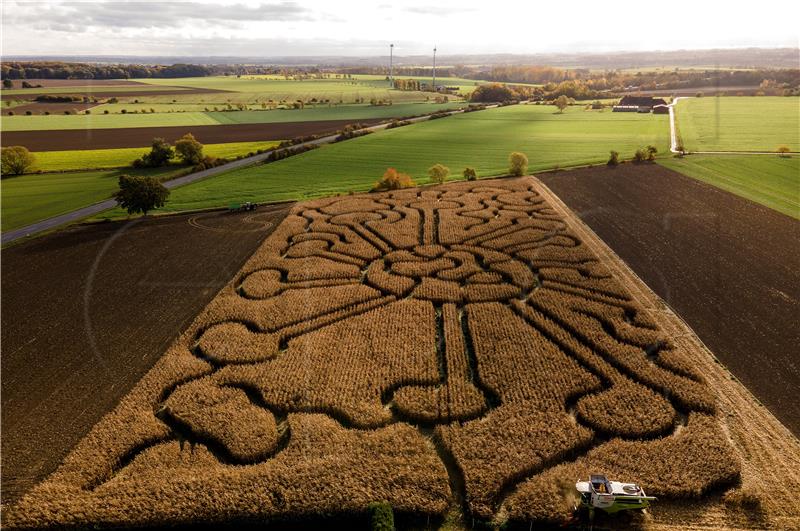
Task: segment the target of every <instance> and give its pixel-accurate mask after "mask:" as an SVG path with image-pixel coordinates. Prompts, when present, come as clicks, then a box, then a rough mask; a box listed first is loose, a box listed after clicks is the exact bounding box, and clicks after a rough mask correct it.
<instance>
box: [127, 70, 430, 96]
mask: <svg viewBox="0 0 800 531" xmlns="http://www.w3.org/2000/svg"><path fill="white" fill-rule="evenodd" d="M354 77H355V78H354V79H335V78H327V79H304V80H293V79H288V80H287V79H280V78H276V77H275V76H248V75H245V76H242V77H236V76H209V77H190V78H181V79H137V80H136V81H140V82H142V83H148V84H152V85H166V86H180V87H189V88H206V89H213V90H224V91H229V92H220V93H217V94H196V95H193V96H191V97H190V99H191V101H201V102H226V101H230V102H232V103H239V102H241V103H245V102H255V101H259V102H260V101H268V100H272V101H296V100H303V101H310V100H311V99H317V100H330V101H331V102H334V103H339V102H341V103H353V102H354V101H355V99H356V98H363V99H364V100H365V101H369V100H370V99H372V98H376V99H383V100H392V101H394V102H410V101H425V100H426V99H427V98H432V97H433V96H434V95H433V94H431V93H425V92H415V91H400V90H391V89H390V88H389V83H388V82H387V81H386V80H385V79H384V78H382V77H380V76H354ZM437 84H438V82H437ZM153 98H154V99H153V100H151V101H171V99H172V97H171V96H154V97H153Z"/></svg>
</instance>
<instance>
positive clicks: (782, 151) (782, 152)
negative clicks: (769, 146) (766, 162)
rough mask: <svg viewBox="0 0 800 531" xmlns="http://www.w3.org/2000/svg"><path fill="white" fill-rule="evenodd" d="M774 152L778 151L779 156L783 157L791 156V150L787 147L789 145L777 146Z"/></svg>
mask: <svg viewBox="0 0 800 531" xmlns="http://www.w3.org/2000/svg"><path fill="white" fill-rule="evenodd" d="M776 152H777V153H778V156H779V157H781V158H784V159H788V158H791V156H792V155H791V152H792V150H791V149H789V146H778V149H777V150H776Z"/></svg>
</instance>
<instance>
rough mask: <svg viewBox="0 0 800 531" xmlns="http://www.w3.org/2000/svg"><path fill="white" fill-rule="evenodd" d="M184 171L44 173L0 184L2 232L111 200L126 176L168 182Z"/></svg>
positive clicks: (173, 169) (161, 169)
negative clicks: (104, 200) (119, 182)
mask: <svg viewBox="0 0 800 531" xmlns="http://www.w3.org/2000/svg"><path fill="white" fill-rule="evenodd" d="M183 171H185V168H176V167H175V166H171V167H168V168H158V169H155V170H149V169H148V170H132V169H126V170H104V171H85V172H71V173H42V174H32V175H22V176H20V177H9V178H6V179H3V180H2V181H0V195H1V196H2V202H1V204H0V212H1V213H2V215H0V222H1V223H2V230H3V232H5V231H8V230H13V229H16V228H19V227H24V226H25V225H29V224H31V223H35V222H36V221H39V220H42V219H47V218H50V217H53V216H58V215H59V214H64V213H65V212H70V211H72V210H75V209H76V208H81V207H84V206H87V205H91V204H92V203H96V202H98V201H102V200H103V199H107V198H109V197H111V194H112V193H114V191H115V190H116V189H117V179H118V178H119V176H120V175H121V174H123V173H128V174H131V175H155V176H158V177H160V178H162V179H168V178H171V177H173V176H176V175H177V174H179V173H182V172H183Z"/></svg>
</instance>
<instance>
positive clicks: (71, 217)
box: [0, 105, 496, 245]
mask: <svg viewBox="0 0 800 531" xmlns="http://www.w3.org/2000/svg"><path fill="white" fill-rule="evenodd" d="M493 107H496V105H490V106H487V108H493ZM462 112H464V111H463V110H461V109H459V110H456V111H451V112H448V113H447V114H448V115H453V114H458V113H462ZM428 119H430V115H425V116H418V117H417V118H409V119H408V120H407V121H409V122H412V123H416V122H422V121H425V120H428ZM388 125H389V124H388V123H385V124H378V125H373V126H370V127H365V128H363V129H361V131H380V130H381V129H386V127H387V126H388ZM337 136H338V135H336V134H333V135H328V136H324V137H320V138H317V139H315V140H309V141H308V142H303V143H300V144H295V145H294V146H291V147H292V148H297V147H302V146H311V145H322V144H330V143H332V142H334V141H335V140H336V137H337ZM287 149H291V148H282V149H278V150H276V151H278V152H282V151H285V150H287ZM270 153H271V152H267V153H261V154H259V155H253V156H252V157H247V158H244V159H240V160H235V161H233V162H229V163H228V164H223V165H222V166H217V167H216V168H209V169H207V170H203V171H199V172H195V173H190V174H189V175H185V176H183V177H179V178H177V179H172V180H170V181H167V182H165V183H164V186H166V187H167V188H170V189H172V188H177V187H179V186H183V185H185V184H189V183H193V182H195V181H199V180H201V179H205V178H207V177H213V176H214V175H219V174H221V173H224V172H226V171H230V170H234V169H236V168H242V167H244V166H251V165H253V164H258V163H259V162H263V161H264V160H266V159H267V157H269V156H270ZM115 206H117V203H116V201H114V200H113V199H106V200H105V201H100V202H99V203H95V204H93V205H89V206H86V207H83V208H79V209H77V210H73V211H72V212H67V213H65V214H61V215H59V216H55V217H52V218H48V219H43V220H42V221H37V222H36V223H33V224H31V225H28V226H26V227H21V228H19V229H14V230H10V231H8V232H4V233H3V234H2V236H0V244H2V245H5V244H7V243H10V242H13V241H14V240H18V239H19V238H24V237H26V236H32V235H34V234H37V233H40V232H44V231H46V230H50V229H54V228H57V227H60V226H61V225H66V224H68V223H73V222H75V221H80V220H82V219H85V218H88V217H90V216H93V215H95V214H99V213H100V212H103V211H105V210H109V209H111V208H114V207H115Z"/></svg>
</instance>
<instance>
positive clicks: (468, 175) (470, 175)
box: [463, 167, 478, 181]
mask: <svg viewBox="0 0 800 531" xmlns="http://www.w3.org/2000/svg"><path fill="white" fill-rule="evenodd" d="M463 175H464V179H465V180H467V181H474V180H476V179H477V178H478V174H477V173H476V172H475V168H470V167H466V168H464V173H463Z"/></svg>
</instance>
